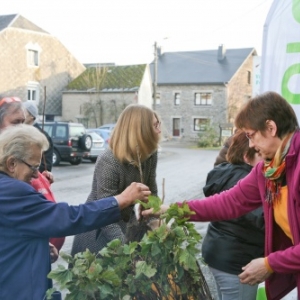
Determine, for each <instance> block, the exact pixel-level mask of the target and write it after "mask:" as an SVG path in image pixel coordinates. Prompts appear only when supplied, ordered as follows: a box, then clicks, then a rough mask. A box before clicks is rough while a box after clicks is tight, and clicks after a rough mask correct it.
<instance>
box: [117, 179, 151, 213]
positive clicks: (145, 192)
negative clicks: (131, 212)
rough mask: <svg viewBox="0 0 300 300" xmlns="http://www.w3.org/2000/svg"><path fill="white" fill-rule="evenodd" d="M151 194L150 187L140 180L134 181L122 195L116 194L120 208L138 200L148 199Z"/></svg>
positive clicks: (145, 200)
mask: <svg viewBox="0 0 300 300" xmlns="http://www.w3.org/2000/svg"><path fill="white" fill-rule="evenodd" d="M150 194H151V191H150V190H149V188H148V187H147V186H146V185H144V184H142V183H138V182H132V183H131V185H130V186H128V187H127V188H126V189H125V190H124V191H123V192H122V193H121V194H120V195H117V196H115V198H116V199H117V201H118V202H119V206H120V209H123V208H125V207H127V206H129V205H132V204H134V203H135V201H136V200H141V201H144V202H147V201H148V196H149V195H150Z"/></svg>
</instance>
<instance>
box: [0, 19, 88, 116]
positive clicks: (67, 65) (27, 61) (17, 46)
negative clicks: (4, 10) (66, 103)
mask: <svg viewBox="0 0 300 300" xmlns="http://www.w3.org/2000/svg"><path fill="white" fill-rule="evenodd" d="M0 53H1V56H0V64H1V68H2V70H1V72H0V82H1V83H0V95H1V97H4V96H18V97H20V98H21V99H22V100H23V101H26V100H32V101H34V102H35V103H36V104H37V105H38V107H39V114H40V115H41V114H42V113H43V111H45V115H46V119H48V120H53V119H56V118H57V119H59V118H60V117H61V114H62V91H63V90H64V88H65V87H66V86H67V85H68V83H69V82H70V81H72V80H73V79H74V78H76V77H77V76H78V75H79V74H81V73H82V72H83V71H84V70H85V67H84V66H83V65H82V64H81V63H80V62H79V61H78V60H77V59H76V58H75V57H74V56H73V55H72V54H71V53H70V52H69V51H68V50H67V49H66V47H65V46H64V45H63V44H62V43H61V42H60V41H59V40H58V39H57V38H55V37H54V36H52V35H51V34H49V33H48V32H46V31H45V30H43V29H41V28H39V27H38V26H36V25H35V24H33V23H31V22H30V21H29V20H27V19H26V18H24V17H22V16H21V15H17V14H15V15H4V16H0ZM44 107H45V109H44Z"/></svg>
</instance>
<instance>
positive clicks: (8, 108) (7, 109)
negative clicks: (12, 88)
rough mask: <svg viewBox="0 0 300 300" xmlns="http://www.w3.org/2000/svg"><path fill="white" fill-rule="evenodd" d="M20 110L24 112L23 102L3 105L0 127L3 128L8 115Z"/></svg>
mask: <svg viewBox="0 0 300 300" xmlns="http://www.w3.org/2000/svg"><path fill="white" fill-rule="evenodd" d="M18 110H22V111H24V107H23V103H22V102H10V103H3V104H2V105H1V106H0V127H1V126H2V123H3V120H4V118H5V116H6V115H8V114H11V113H14V112H16V111H18Z"/></svg>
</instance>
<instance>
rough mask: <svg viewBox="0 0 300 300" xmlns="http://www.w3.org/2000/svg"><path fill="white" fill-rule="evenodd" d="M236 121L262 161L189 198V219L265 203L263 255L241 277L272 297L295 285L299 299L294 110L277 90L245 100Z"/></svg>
mask: <svg viewBox="0 0 300 300" xmlns="http://www.w3.org/2000/svg"><path fill="white" fill-rule="evenodd" d="M235 125H236V127H237V128H239V129H242V130H243V131H244V132H245V134H246V136H247V137H248V139H249V146H250V147H254V148H255V149H256V150H257V151H259V153H260V154H261V156H262V157H263V159H264V161H263V162H261V163H259V164H258V165H256V167H254V168H253V169H252V171H251V173H250V174H249V175H247V176H246V177H245V178H244V179H242V180H241V181H239V182H238V183H237V185H236V186H235V187H233V188H232V189H230V190H228V191H225V192H222V193H220V194H217V195H213V196H211V197H208V198H206V199H204V200H201V201H200V200H199V199H197V200H191V201H189V202H188V205H189V207H190V209H191V210H192V211H194V212H195V213H196V214H195V215H192V216H191V217H190V220H191V221H212V220H214V221H218V220H228V219H232V218H237V217H239V216H241V215H244V214H246V213H248V212H249V211H252V210H254V209H256V208H258V207H259V206H260V205H263V209H264V219H265V256H264V257H261V258H256V259H253V260H252V261H250V262H249V263H248V264H247V265H246V266H244V267H243V268H242V270H241V273H240V275H239V277H240V280H241V282H242V283H244V284H250V285H254V284H257V283H260V282H263V281H266V292H267V297H268V299H271V300H279V299H282V297H283V296H284V295H286V294H287V293H289V292H290V291H291V290H292V289H294V288H295V287H296V286H297V288H298V299H300V298H299V296H300V294H299V291H300V185H299V183H300V131H299V129H298V122H297V118H296V115H295V112H294V111H293V109H292V107H291V106H290V105H289V104H288V103H287V101H286V100H285V99H284V98H282V97H281V96H280V95H279V94H277V93H275V92H268V93H265V94H262V95H259V96H257V97H255V98H253V99H251V100H250V101H249V102H247V103H246V105H245V106H244V107H243V109H242V110H241V111H240V112H239V113H238V115H237V117H236V119H235ZM167 208H168V206H163V207H162V211H165V210H166V209H167ZM149 214H151V212H150V211H145V212H143V215H149Z"/></svg>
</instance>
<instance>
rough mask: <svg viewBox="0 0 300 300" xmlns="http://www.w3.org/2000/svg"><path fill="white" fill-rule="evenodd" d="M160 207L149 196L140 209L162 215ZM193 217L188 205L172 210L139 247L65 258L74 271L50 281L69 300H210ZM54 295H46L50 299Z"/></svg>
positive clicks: (117, 245)
mask: <svg viewBox="0 0 300 300" xmlns="http://www.w3.org/2000/svg"><path fill="white" fill-rule="evenodd" d="M160 204H161V200H160V199H159V198H158V197H153V196H150V197H149V202H148V203H147V204H145V205H144V204H142V205H143V206H144V207H145V208H149V207H152V208H154V210H158V209H159V207H160ZM191 214H192V212H191V211H190V210H189V207H188V205H187V204H186V203H183V204H182V205H181V206H178V205H177V204H172V205H171V206H170V208H169V209H168V210H167V212H166V213H165V214H163V215H162V216H161V218H162V219H163V222H162V224H161V226H159V227H157V228H156V229H154V230H149V231H148V232H147V234H145V235H144V237H143V238H142V240H141V241H140V242H131V243H128V244H125V245H122V244H121V241H120V240H113V241H111V242H110V243H109V244H108V245H107V247H105V248H103V249H102V250H101V251H99V253H97V254H92V253H91V252H90V251H89V250H86V251H85V252H83V253H78V254H76V255H75V256H74V257H72V256H70V255H68V254H65V253H61V257H62V258H63V259H64V260H65V261H66V262H67V263H68V264H69V265H71V266H72V267H71V268H66V267H64V266H62V265H60V266H58V268H57V269H55V270H53V271H51V272H50V273H49V275H48V277H49V278H52V279H53V280H55V281H56V282H57V283H58V285H59V287H60V288H61V289H67V290H68V294H67V296H66V298H65V299H66V300H84V299H87V300H90V299H122V300H130V299H133V300H141V299H149V300H151V299H201V300H202V299H203V300H204V299H211V296H210V294H209V290H208V287H207V285H206V282H205V279H204V277H203V275H202V273H201V270H200V268H199V266H198V262H197V255H198V250H197V247H196V245H197V244H198V243H199V241H200V239H201V236H200V235H199V234H198V232H197V231H196V229H195V228H194V225H193V224H192V223H189V222H187V219H188V217H189V216H190V215H191ZM53 291H54V289H51V290H48V292H47V297H48V299H51V298H50V295H51V294H52V292H53Z"/></svg>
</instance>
